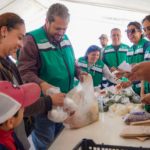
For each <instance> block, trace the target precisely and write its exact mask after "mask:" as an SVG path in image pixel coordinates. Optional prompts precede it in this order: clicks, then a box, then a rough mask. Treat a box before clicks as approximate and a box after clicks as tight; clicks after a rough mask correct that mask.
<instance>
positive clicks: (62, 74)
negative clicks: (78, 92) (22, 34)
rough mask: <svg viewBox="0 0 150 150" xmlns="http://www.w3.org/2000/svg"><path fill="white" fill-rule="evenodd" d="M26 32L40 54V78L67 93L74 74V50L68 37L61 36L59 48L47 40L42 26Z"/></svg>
mask: <svg viewBox="0 0 150 150" xmlns="http://www.w3.org/2000/svg"><path fill="white" fill-rule="evenodd" d="M28 34H31V35H32V36H33V37H34V39H35V42H36V44H37V48H38V50H39V53H40V56H41V60H42V68H41V70H40V71H39V77H40V79H42V80H44V81H45V82H47V83H49V84H51V85H54V86H56V87H59V88H60V90H61V92H63V93H68V92H69V91H70V90H71V89H72V88H73V84H74V74H75V59H74V52H73V49H72V46H71V43H70V41H69V39H68V37H67V36H66V35H64V36H63V37H62V42H60V47H61V49H59V48H58V47H56V46H55V45H54V44H51V43H50V42H49V40H48V38H47V35H46V33H45V31H44V30H43V29H42V27H41V28H39V29H36V30H34V31H31V32H29V33H28Z"/></svg>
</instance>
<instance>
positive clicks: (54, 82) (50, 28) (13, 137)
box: [0, 3, 150, 150]
mask: <svg viewBox="0 0 150 150" xmlns="http://www.w3.org/2000/svg"><path fill="white" fill-rule="evenodd" d="M69 21H70V15H69V12H68V9H67V7H66V6H64V5H62V4H59V3H57V4H53V5H51V6H50V8H49V9H48V11H47V16H46V20H45V23H44V22H43V26H42V27H40V28H39V29H35V30H34V31H31V32H28V33H26V28H25V23H24V20H23V19H22V18H21V17H20V16H18V15H17V14H14V13H4V14H1V15H0V150H6V149H12V150H14V149H17V150H18V149H19V150H24V149H26V150H28V149H29V148H30V143H29V141H28V136H29V135H30V134H31V135H32V140H33V144H34V147H35V149H36V150H39V149H40V150H45V149H46V148H47V147H48V146H49V145H50V143H51V142H52V141H53V140H54V138H55V137H56V136H57V134H58V133H59V132H60V131H61V129H62V128H63V124H62V123H55V122H53V121H51V120H49V119H48V118H47V112H48V111H50V110H51V109H52V105H56V106H63V100H64V98H65V97H66V94H67V93H68V92H69V91H70V90H71V89H73V87H74V86H76V85H77V84H78V82H79V81H78V80H80V81H81V82H83V76H86V75H87V74H88V73H89V74H91V76H92V78H93V85H94V86H97V87H99V88H105V87H107V86H111V85H116V84H120V86H121V87H122V88H127V87H130V86H132V88H133V90H134V91H135V92H136V93H137V94H139V95H141V97H142V100H141V102H142V103H144V104H145V108H146V110H147V111H149V112H150V108H149V105H150V94H149V93H150V87H149V82H150V77H149V71H150V69H149V66H150V62H149V59H150V42H149V41H148V40H150V16H146V17H145V18H144V19H143V21H142V25H141V24H140V23H138V22H130V23H129V24H128V26H127V30H126V33H127V37H128V38H129V40H130V42H131V43H133V46H131V47H129V46H128V45H126V44H124V43H122V42H121V30H120V29H118V28H114V29H112V30H111V31H110V34H111V35H110V37H111V40H112V44H111V45H107V43H108V36H107V35H105V34H102V35H101V36H100V37H99V40H100V44H101V46H102V48H100V47H99V46H96V45H91V46H90V47H89V48H88V49H87V51H86V52H85V56H83V57H80V58H79V59H77V60H75V56H74V51H73V48H72V45H71V42H70V41H69V38H68V37H67V35H66V34H65V32H66V30H67V27H68V25H69ZM142 30H143V31H144V35H143V32H142ZM144 36H146V37H147V39H148V40H146V39H145V38H144ZM16 54H17V55H16ZM10 55H11V56H13V57H15V58H16V59H17V65H16V64H15V63H14V62H13V61H12V60H11V59H10V57H9V56H10ZM15 55H16V56H15ZM123 61H126V62H127V63H129V64H130V65H131V66H132V71H131V73H128V72H123V71H122V70H120V69H118V66H119V65H120V64H121V63H122V62H123ZM114 71H118V72H117V73H116V76H117V77H118V78H119V79H117V80H116V79H114V74H113V72H114ZM74 77H76V79H77V80H74ZM10 82H11V83H10ZM52 87H59V88H60V91H61V93H58V94H54V95H46V91H47V90H48V89H49V88H52Z"/></svg>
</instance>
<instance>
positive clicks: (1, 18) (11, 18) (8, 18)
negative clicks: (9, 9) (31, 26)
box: [0, 13, 25, 38]
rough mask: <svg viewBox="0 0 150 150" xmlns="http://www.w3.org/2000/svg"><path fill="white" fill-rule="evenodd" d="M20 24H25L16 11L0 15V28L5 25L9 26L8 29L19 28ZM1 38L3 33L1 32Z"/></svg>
mask: <svg viewBox="0 0 150 150" xmlns="http://www.w3.org/2000/svg"><path fill="white" fill-rule="evenodd" d="M18 24H25V23H24V20H23V19H22V18H20V17H19V16H18V15H17V14H14V13H4V14H2V15H0V29H1V28H2V27H3V26H6V27H7V30H8V31H10V30H11V29H18ZM0 38H1V33H0Z"/></svg>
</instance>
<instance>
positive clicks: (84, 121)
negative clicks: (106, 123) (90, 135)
mask: <svg viewBox="0 0 150 150" xmlns="http://www.w3.org/2000/svg"><path fill="white" fill-rule="evenodd" d="M67 97H69V98H70V99H72V100H73V101H74V102H75V103H76V104H77V105H78V110H77V111H76V113H75V114H74V115H73V116H69V117H68V118H67V119H66V120H65V121H64V122H63V123H64V126H65V127H66V128H81V127H84V126H86V125H89V124H91V123H93V122H95V121H98V120H99V110H98V102H97V99H96V97H95V95H94V88H93V80H92V76H91V75H90V74H88V75H87V76H84V82H83V83H79V84H78V85H77V86H76V87H75V88H74V89H72V90H71V91H70V92H69V93H68V94H67Z"/></svg>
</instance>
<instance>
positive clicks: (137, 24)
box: [127, 21, 144, 38]
mask: <svg viewBox="0 0 150 150" xmlns="http://www.w3.org/2000/svg"><path fill="white" fill-rule="evenodd" d="M131 25H134V26H135V27H136V29H138V31H139V32H140V31H142V26H141V24H140V23H139V22H137V21H134V22H130V23H129V24H128V26H127V27H129V26H131ZM143 37H144V34H142V35H141V38H143Z"/></svg>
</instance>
